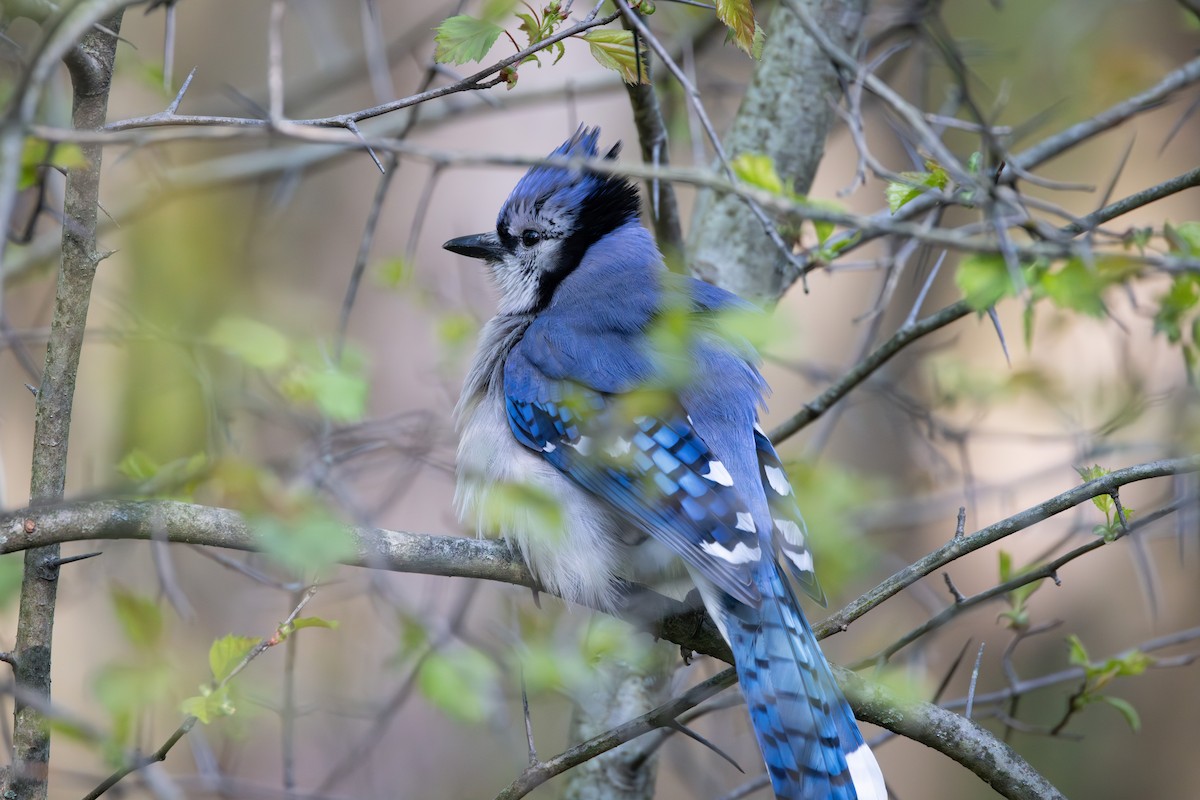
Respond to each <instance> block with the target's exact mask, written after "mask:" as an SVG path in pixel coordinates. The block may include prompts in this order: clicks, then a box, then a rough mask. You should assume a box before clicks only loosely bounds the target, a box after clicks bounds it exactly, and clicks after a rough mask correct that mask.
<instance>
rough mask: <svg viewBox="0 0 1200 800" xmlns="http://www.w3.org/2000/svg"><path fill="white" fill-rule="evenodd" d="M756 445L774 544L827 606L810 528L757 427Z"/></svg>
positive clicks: (802, 583)
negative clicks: (817, 572)
mask: <svg viewBox="0 0 1200 800" xmlns="http://www.w3.org/2000/svg"><path fill="white" fill-rule="evenodd" d="M754 445H755V447H756V448H757V450H758V471H759V477H761V478H762V483H763V491H764V492H765V493H766V495H767V505H769V506H770V508H771V521H772V523H773V526H772V530H771V534H772V535H771V541H772V543H773V544H774V546H775V551H776V553H777V555H778V557H779V560H780V561H782V562H783V563H784V564H785V565H787V568H788V571H789V572H791V573H792V575H793V576H795V578H796V581H797V582H798V583H799V584H800V588H802V589H804V593H805V594H807V595H808V596H809V597H811V598H812V599H813V600H816V601H817V602H818V603H820V604H821V605H825V602H826V601H825V592H824V591H823V590H822V589H821V584H819V583H818V582H817V574H816V572H815V571H814V570H813V557H812V551H811V550H809V549H808V528H807V527H806V526H805V525H804V517H802V516H800V507H799V506H798V505H796V495H795V493H794V492H793V491H792V484H791V481H789V480H788V476H787V472H786V471H785V470H784V468H783V464H782V463H781V462H780V460H779V456H778V455H777V454H776V453H775V448H774V447H773V446H772V445H771V440H770V439H768V438H767V435H766V434H765V433H763V431H762V430H761V429H760V428H759V427H758V426H757V425H756V426H754Z"/></svg>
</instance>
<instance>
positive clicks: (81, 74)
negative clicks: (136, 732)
mask: <svg viewBox="0 0 1200 800" xmlns="http://www.w3.org/2000/svg"><path fill="white" fill-rule="evenodd" d="M122 14H123V12H122V11H117V12H116V13H114V14H113V15H112V16H110V17H108V18H107V19H105V20H104V28H105V29H107V30H106V31H105V32H102V31H100V30H98V29H92V28H91V26H90V25H89V26H88V32H87V33H86V34H85V35H84V36H83V39H82V41H81V42H80V43H79V44H78V46H77V47H76V48H75V55H74V57H73V58H71V59H69V63H70V64H71V65H72V66H71V69H70V73H71V79H72V85H73V105H74V108H73V122H74V125H75V127H76V128H77V129H89V130H90V129H95V128H99V127H100V126H101V125H103V124H104V117H105V114H106V113H107V110H108V88H109V85H110V83H111V81H112V69H113V62H114V60H115V58H116V49H117V40H116V32H117V31H119V30H120V27H121V16H122ZM26 91H28V92H31V93H32V94H34V95H36V94H37V92H36V91H35V90H34V88H33V87H28V86H27V87H26ZM82 151H83V156H84V159H85V162H84V164H82V165H81V166H79V167H74V168H71V169H69V170H68V171H67V184H66V193H65V196H64V205H63V210H64V217H65V220H66V221H65V224H64V225H63V227H62V264H61V266H60V268H59V271H58V283H57V288H56V290H55V299H54V315H53V320H52V322H51V326H50V340H49V342H48V344H47V347H46V363H45V369H44V370H43V372H42V381H41V385H40V387H39V388H38V392H37V400H36V420H35V423H34V434H33V462H32V475H31V480H30V498H31V499H32V501H33V502H35V503H44V502H53V501H56V500H59V499H61V498H62V496H63V490H64V488H65V486H66V479H67V442H68V440H69V438H70V430H71V412H72V407H73V403H74V396H75V379H76V375H77V372H78V369H79V357H80V353H81V352H82V350H83V332H84V327H85V325H86V323H87V315H88V306H89V304H90V301H91V294H92V279H93V278H94V277H95V274H96V265H97V264H98V263H99V261H100V255H99V254H98V253H97V252H96V217H97V210H98V208H99V205H98V201H99V196H100V161H101V158H102V156H103V151H102V149H101V148H100V147H99V146H97V145H87V146H84V147H83V148H82ZM3 191H4V187H0V192H3ZM3 222H4V227H5V228H6V227H7V220H6V219H5V220H3ZM61 563H62V562H61V561H60V560H59V546H58V544H56V543H52V544H48V545H47V546H45V547H39V548H33V549H30V550H28V551H26V553H25V574H24V576H23V578H22V580H21V601H20V611H19V616H18V621H17V635H16V646H15V647H14V652H13V657H14V659H15V664H14V667H13V672H14V675H15V678H16V683H17V686H18V688H19V689H21V691H22V692H23V693H26V694H30V695H37V696H41V697H45V698H49V697H50V663H51V655H50V654H51V647H52V645H53V639H54V610H55V603H56V600H57V595H58V571H59V566H60V565H61ZM13 753H14V758H13V764H12V766H11V767H10V768H8V769H5V770H4V771H3V775H2V776H0V792H2V793H3V795H4V796H5V797H14V798H22V799H24V798H30V799H31V800H41V799H42V798H45V797H46V792H47V783H46V781H47V771H48V769H49V760H50V732H49V730H48V728H47V726H46V723H45V719H44V718H43V716H42V714H41V712H40V711H39V710H38V709H37V708H36V707H35V706H33V705H31V704H29V703H27V702H24V701H23V700H21V699H20V695H18V696H17V699H16V701H15V702H14V724H13Z"/></svg>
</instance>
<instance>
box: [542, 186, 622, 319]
mask: <svg viewBox="0 0 1200 800" xmlns="http://www.w3.org/2000/svg"><path fill="white" fill-rule="evenodd" d="M591 179H592V180H593V181H594V188H593V189H592V191H591V192H590V193H589V194H588V196H587V197H586V198H585V199H584V201H583V204H582V205H581V206H580V209H579V215H578V216H577V217H576V218H575V230H574V231H573V232H572V233H571V234H570V235H568V236H566V237H565V238H564V239H563V240H562V244H561V245H559V250H558V259H557V262H556V263H555V265H554V268H553V269H550V270H547V271H545V272H543V273H542V276H541V278H542V279H541V283H540V284H539V285H538V302H537V307H536V310H540V309H542V308H545V307H546V305H548V304H549V302H550V300H551V298H553V297H554V290H555V289H557V288H558V285H559V284H560V283H562V281H563V279H564V278H566V277H567V276H568V275H570V274H571V273H572V272H573V271H574V270H575V268H576V267H578V266H579V262H580V260H582V259H583V254H584V253H585V252H587V249H588V248H589V247H591V246H592V245H594V244H595V243H596V242H598V241H600V239H602V238H603V237H605V236H607V235H608V234H610V233H612V232H613V231H614V230H616V229H617V228H619V227H621V226H622V225H624V224H626V223H627V222H630V221H634V222H636V221H637V219H638V214H639V212H640V211H641V206H640V203H639V200H638V192H637V187H635V186H634V185H633V184H632V183H630V182H629V181H627V180H625V179H624V178H620V177H617V176H599V175H595V176H591Z"/></svg>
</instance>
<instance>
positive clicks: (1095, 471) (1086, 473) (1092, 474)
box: [1075, 464, 1112, 481]
mask: <svg viewBox="0 0 1200 800" xmlns="http://www.w3.org/2000/svg"><path fill="white" fill-rule="evenodd" d="M1075 471H1076V472H1078V473H1079V477H1081V478H1083V479H1084V481H1094V480H1096V479H1097V478H1103V477H1104V476H1105V475H1108V474H1110V473H1111V472H1112V470H1111V469H1105V468H1104V467H1102V466H1100V465H1099V464H1093V465H1092V466H1090V467H1076V468H1075Z"/></svg>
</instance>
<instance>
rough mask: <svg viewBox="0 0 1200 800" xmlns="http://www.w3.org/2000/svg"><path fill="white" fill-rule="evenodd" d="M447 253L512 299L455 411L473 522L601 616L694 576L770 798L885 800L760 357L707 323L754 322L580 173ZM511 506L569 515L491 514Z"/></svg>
mask: <svg viewBox="0 0 1200 800" xmlns="http://www.w3.org/2000/svg"><path fill="white" fill-rule="evenodd" d="M598 139H599V130H598V129H590V130H589V129H586V128H583V127H581V128H580V129H579V130H578V131H577V132H576V133H575V135H573V136H572V137H571V138H570V139H568V140H567V141H566V142H565V143H564V144H563V145H562V146H561V147H559V148H558V149H556V150H555V151H554V152H553V153H552V154H551V155H552V156H561V157H567V158H571V157H573V158H579V159H583V158H595V157H597V155H598V151H597V142H598ZM618 149H619V145H618V146H616V147H614V148H613V149H612V150H610V151H609V152H608V153H607V155H606V156H605V158H608V159H613V158H615V157H616V155H617V151H618ZM444 247H445V248H446V249H447V250H450V251H451V252H454V253H458V254H460V255H464V256H469V257H471V258H478V259H482V260H483V261H484V262H486V264H487V266H488V269H489V271H490V273H491V276H492V278H493V279H494V281H495V283H496V285H497V287H498V289H499V295H500V298H499V313H498V314H497V315H496V316H495V317H493V318H492V319H491V320H490V321H489V322H488V323H487V324H486V325H485V326H484V328H483V330H482V331H481V333H480V337H479V345H478V350H477V352H476V353H475V357H474V361H473V363H472V365H471V368H470V371H469V373H468V376H467V379H466V383H465V386H464V388H463V393H462V397H461V399H460V400H459V404H458V407H457V409H456V410H455V414H456V419H457V423H458V427H459V431H460V434H461V438H460V444H459V448H458V485H457V490H456V493H455V503H456V506H457V508H458V511H459V514H460V516H461V517H462V518H463V520H464V521H465V522H468V523H473V524H475V525H476V526H477V527H478V528H479V529H480V532H481V533H485V532H487V533H490V532H498V533H500V534H502V535H503V536H505V537H506V538H507V539H508V541H509V542H510V543H511V544H512V545H513V546H514V547H515V549H517V550H519V551H520V553H521V554H522V556H523V557H524V559H525V560H526V562H527V563H528V565H529V568H530V570H531V571H532V573H533V574H534V576H535V577H536V578H537V579H538V580H539V581H540V582H541V583H542V585H544V586H545V587H547V588H548V589H549V590H550V591H552V592H554V593H556V594H558V595H560V596H561V597H563V598H564V599H567V600H574V601H578V602H582V603H585V604H587V605H590V606H594V607H600V608H606V607H607V608H612V607H613V606H614V605H615V603H616V602H617V597H616V593H615V590H614V583H613V580H614V578H618V577H619V578H622V579H626V580H647V579H652V578H653V577H654V576H661V575H662V574H664V573H669V572H670V570H671V569H672V568H673V567H672V565H675V566H674V569H675V570H676V571H677V572H679V570H678V565H680V564H682V566H683V567H685V568H686V570H687V573H688V574H689V575H690V577H691V579H692V581H693V582H694V583H695V585H696V587H697V589H698V590H699V592H700V596H701V598H702V599H703V601H704V605H705V607H706V608H707V609H708V612H709V614H710V615H711V616H712V618H713V620H714V621H715V622H716V624H717V627H718V628H719V629H720V631H721V635H722V636H724V638H725V640H726V641H727V642H728V643H729V647H730V649H731V650H732V652H733V655H734V657H735V660H736V662H737V673H738V678H739V681H740V683H741V689H742V693H743V694H744V695H745V698H746V705H747V706H748V708H749V711H750V719H751V722H752V724H753V728H754V733H755V736H756V737H757V739H758V744H759V747H760V749H761V750H762V755H763V759H764V760H765V762H766V766H767V771H768V772H769V773H770V776H771V781H772V783H773V785H774V789H775V794H776V796H777V797H779V798H781V799H782V800H855V799H857V800H886V799H887V790H886V789H885V787H884V783H883V776H882V774H881V773H880V770H879V766H878V764H877V763H876V762H875V758H874V757H873V756H872V755H871V752H870V750H869V749H868V748H867V746H866V745H865V744H864V743H863V739H862V734H861V733H860V732H859V729H858V725H857V723H856V722H855V720H854V716H853V714H852V712H851V711H850V707H849V706H848V705H847V704H846V701H845V699H844V698H843V697H842V695H841V692H840V691H839V690H838V688H837V685H836V684H835V683H834V680H833V676H832V675H831V673H830V671H829V666H828V664H827V663H826V662H825V659H824V657H823V656H822V654H821V650H820V648H819V647H818V645H817V642H816V639H815V637H814V636H813V633H812V630H811V629H810V628H809V625H808V622H807V621H806V620H805V618H804V614H803V613H802V612H801V610H800V606H799V603H798V602H797V600H796V596H795V594H794V593H793V591H792V588H791V585H790V583H789V582H788V579H787V577H785V575H784V573H783V572H782V570H781V568H780V563H782V564H785V565H786V566H787V567H788V568H789V571H790V573H791V575H792V576H793V577H794V578H795V580H796V581H797V583H798V585H799V586H801V587H802V588H803V589H804V590H805V592H806V593H808V594H809V595H810V596H812V597H813V598H814V599H816V600H818V601H819V602H824V597H823V595H822V592H821V589H820V588H819V585H818V584H817V580H816V577H815V575H814V573H813V563H812V556H811V554H810V552H809V550H808V548H807V546H806V544H805V528H804V521H803V519H802V518H801V516H800V511H799V509H798V508H797V507H796V502H795V499H794V497H793V494H792V487H791V485H790V484H789V483H788V478H787V475H786V473H785V472H784V469H783V466H782V464H781V463H780V461H779V457H778V456H777V455H776V454H775V450H774V448H773V447H772V446H771V442H770V440H768V439H767V436H766V434H765V433H764V432H763V430H762V428H761V427H759V425H758V422H757V417H758V409H759V407H760V406H761V405H762V400H763V395H764V392H765V391H766V388H767V387H766V384H765V383H764V381H763V378H762V376H761V375H760V374H759V372H758V368H757V356H756V355H755V354H754V352H753V351H752V349H751V348H750V347H749V345H747V344H746V343H745V342H744V341H738V340H737V339H736V337H732V336H730V335H728V334H726V333H723V332H722V330H721V326H720V325H719V324H717V323H716V322H715V321H714V320H715V318H716V317H717V316H718V315H719V314H721V312H728V311H731V310H747V309H749V308H750V307H749V306H748V305H747V304H745V303H743V301H741V300H739V299H738V298H737V297H735V296H734V295H732V294H730V293H728V292H726V291H724V290H722V289H718V288H716V287H714V286H711V285H709V284H707V283H704V282H702V281H698V280H695V279H690V278H684V277H680V276H677V275H674V274H672V273H670V272H669V271H668V270H667V269H666V267H665V266H664V264H663V260H662V257H661V256H660V255H659V252H658V249H657V248H656V246H655V244H654V240H653V239H652V238H651V236H650V234H649V233H648V232H647V231H646V229H645V228H643V227H642V225H641V224H640V222H639V202H638V194H637V189H636V188H635V187H634V186H633V185H631V184H630V183H629V182H628V181H626V180H624V179H622V178H619V177H615V176H611V175H602V174H599V173H596V172H594V171H589V170H587V169H586V168H578V169H576V168H564V167H560V166H549V165H547V166H538V167H534V168H533V169H531V170H529V172H527V173H526V174H525V176H524V177H522V178H521V180H520V181H519V182H518V183H517V186H516V188H515V189H513V192H512V194H511V195H510V196H509V198H508V201H507V202H506V203H505V204H504V207H503V208H502V209H501V211H500V215H499V217H498V219H497V221H496V230H495V231H494V232H493V231H489V232H487V233H482V234H478V235H475V236H463V237H460V238H457V239H451V240H450V241H448V242H446V243H445V245H444ZM671 313H675V314H677V315H678V314H682V315H684V316H685V318H686V319H687V320H688V321H689V322H690V325H689V332H690V335H689V336H688V337H687V341H686V343H685V345H684V346H683V347H677V346H671V345H670V344H669V343H668V344H664V343H663V337H661V336H656V335H655V326H656V324H658V323H659V322H660V321H662V320H663V319H664V318H665V316H664V315H669V314H671ZM513 487H518V489H517V491H519V492H524V493H525V494H524V495H523V496H526V497H531V496H532V497H537V498H542V499H545V498H550V499H551V500H552V502H556V503H557V504H558V507H559V509H560V510H561V511H560V513H558V514H547V513H546V509H545V504H544V503H542V502H540V501H539V502H530V503H524V504H522V503H513V502H507V503H501V502H495V501H496V499H497V498H498V497H501V496H504V497H508V498H511V497H513V496H514V494H513V493H514V488H513ZM517 496H522V495H517ZM548 525H553V526H555V527H558V528H560V530H554V531H547V530H546V528H547V527H548Z"/></svg>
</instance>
